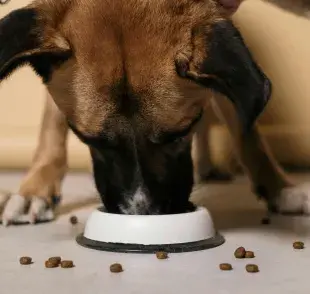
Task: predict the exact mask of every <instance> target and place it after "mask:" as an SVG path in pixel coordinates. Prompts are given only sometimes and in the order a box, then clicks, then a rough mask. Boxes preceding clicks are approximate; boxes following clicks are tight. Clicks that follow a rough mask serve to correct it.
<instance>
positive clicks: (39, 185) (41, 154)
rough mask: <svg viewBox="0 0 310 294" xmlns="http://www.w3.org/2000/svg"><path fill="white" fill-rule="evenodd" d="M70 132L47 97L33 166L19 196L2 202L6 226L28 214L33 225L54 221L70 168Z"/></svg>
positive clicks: (60, 114) (4, 198) (15, 195)
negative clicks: (68, 159)
mask: <svg viewBox="0 0 310 294" xmlns="http://www.w3.org/2000/svg"><path fill="white" fill-rule="evenodd" d="M67 133H68V125H67V122H66V120H65V118H64V116H63V115H62V113H61V112H60V111H59V110H58V108H57V106H56V105H55V103H54V101H53V99H52V97H51V96H50V95H49V94H47V97H46V103H45V110H44V116H43V121H42V124H41V131H40V137H39V144H38V146H37V149H36V152H35V156H34V159H33V163H32V165H31V167H30V169H29V171H28V172H27V174H26V176H25V178H24V179H23V181H22V183H21V185H20V188H19V191H18V193H17V194H14V195H12V196H11V197H10V198H9V200H8V201H5V200H6V197H3V201H2V205H1V203H0V206H2V207H4V210H3V213H2V221H3V224H4V225H7V224H9V223H11V222H15V221H18V220H19V218H20V217H21V215H23V214H24V213H25V212H26V213H28V217H29V221H30V222H31V223H34V222H36V221H40V220H41V219H48V218H51V219H52V218H54V215H53V212H54V211H53V208H54V207H55V200H57V199H58V198H59V197H60V187H61V182H62V179H63V177H64V175H65V172H66V169H67V154H66V152H67V150H66V141H67ZM26 210H28V211H26Z"/></svg>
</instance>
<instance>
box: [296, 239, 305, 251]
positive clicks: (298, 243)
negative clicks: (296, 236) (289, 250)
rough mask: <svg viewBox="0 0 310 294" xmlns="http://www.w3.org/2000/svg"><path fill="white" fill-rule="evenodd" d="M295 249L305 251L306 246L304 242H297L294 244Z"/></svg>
mask: <svg viewBox="0 0 310 294" xmlns="http://www.w3.org/2000/svg"><path fill="white" fill-rule="evenodd" d="M293 247H294V249H304V248H305V244H304V242H300V241H297V242H294V243H293Z"/></svg>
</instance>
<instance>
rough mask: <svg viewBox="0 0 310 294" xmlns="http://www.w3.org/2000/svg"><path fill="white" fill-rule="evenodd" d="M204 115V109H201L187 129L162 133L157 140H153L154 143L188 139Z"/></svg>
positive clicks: (178, 141)
mask: <svg viewBox="0 0 310 294" xmlns="http://www.w3.org/2000/svg"><path fill="white" fill-rule="evenodd" d="M202 115H203V111H201V112H200V113H199V115H198V116H197V117H195V119H194V120H193V121H192V122H191V123H190V125H189V126H187V127H186V128H185V129H183V130H180V131H176V132H168V133H167V132H166V133H164V134H162V135H161V136H160V137H159V138H158V139H157V140H152V141H153V143H157V144H171V143H181V142H183V141H186V140H187V139H188V135H189V134H190V133H191V131H192V129H193V127H194V126H195V125H196V124H197V123H198V122H199V121H200V119H201V117H202Z"/></svg>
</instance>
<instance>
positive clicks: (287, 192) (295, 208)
mask: <svg viewBox="0 0 310 294" xmlns="http://www.w3.org/2000/svg"><path fill="white" fill-rule="evenodd" d="M274 204H275V209H276V212H278V213H282V214H307V215H309V214H310V183H304V184H300V185H296V186H293V187H288V188H284V189H282V190H281V191H280V194H279V196H278V197H277V198H276V199H275V203H274Z"/></svg>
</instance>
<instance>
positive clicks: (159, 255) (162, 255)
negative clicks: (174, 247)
mask: <svg viewBox="0 0 310 294" xmlns="http://www.w3.org/2000/svg"><path fill="white" fill-rule="evenodd" d="M156 257H157V259H167V258H168V253H167V252H164V251H159V252H156Z"/></svg>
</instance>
